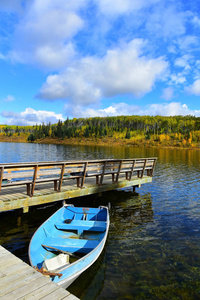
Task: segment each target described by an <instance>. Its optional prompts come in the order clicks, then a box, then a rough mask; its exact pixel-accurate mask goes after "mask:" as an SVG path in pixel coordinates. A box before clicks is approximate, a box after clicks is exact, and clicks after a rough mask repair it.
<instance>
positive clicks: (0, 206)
mask: <svg viewBox="0 0 200 300" xmlns="http://www.w3.org/2000/svg"><path fill="white" fill-rule="evenodd" d="M155 163H156V158H144V159H143V158H142V159H123V160H120V159H119V160H95V161H79V162H77V161H73V162H68V161H67V162H40V163H39V162H38V163H23V164H21V163H18V164H0V212H3V211H9V210H13V209H19V208H23V211H24V212H27V211H28V209H29V207H30V206H34V205H41V204H46V203H51V202H54V201H59V200H65V199H70V198H76V197H80V196H85V195H91V194H95V193H101V192H105V191H110V190H115V189H118V188H124V187H130V186H132V187H133V188H135V187H140V186H141V185H142V184H144V183H149V182H151V181H152V176H153V172H154V169H155Z"/></svg>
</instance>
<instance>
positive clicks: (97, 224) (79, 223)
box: [55, 220, 106, 232]
mask: <svg viewBox="0 0 200 300" xmlns="http://www.w3.org/2000/svg"><path fill="white" fill-rule="evenodd" d="M55 226H56V228H57V229H59V230H77V231H78V232H82V231H83V230H87V231H98V232H104V231H105V230H106V223H105V222H101V221H86V220H72V221H71V223H69V224H66V223H64V222H60V223H55Z"/></svg>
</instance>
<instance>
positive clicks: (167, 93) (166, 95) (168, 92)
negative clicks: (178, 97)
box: [161, 87, 174, 100]
mask: <svg viewBox="0 0 200 300" xmlns="http://www.w3.org/2000/svg"><path fill="white" fill-rule="evenodd" d="M173 96H174V89H173V88H172V87H168V88H166V89H163V94H162V97H161V98H163V99H165V100H170V99H172V98H173Z"/></svg>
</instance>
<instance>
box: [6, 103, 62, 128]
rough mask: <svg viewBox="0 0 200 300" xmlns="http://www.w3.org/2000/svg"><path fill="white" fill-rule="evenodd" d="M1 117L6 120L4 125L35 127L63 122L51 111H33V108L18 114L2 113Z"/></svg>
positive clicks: (59, 115)
mask: <svg viewBox="0 0 200 300" xmlns="http://www.w3.org/2000/svg"><path fill="white" fill-rule="evenodd" d="M1 115H2V117H4V118H6V121H5V124H10V125H13V124H14V125H36V124H42V123H43V122H44V123H45V124H47V123H49V122H51V123H52V124H55V123H57V122H58V120H62V121H63V120H64V119H63V116H62V114H56V113H55V112H52V111H44V110H34V109H33V108H30V107H28V108H26V109H25V111H22V112H20V113H15V112H9V111H3V112H2V113H1Z"/></svg>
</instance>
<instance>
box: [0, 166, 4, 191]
mask: <svg viewBox="0 0 200 300" xmlns="http://www.w3.org/2000/svg"><path fill="white" fill-rule="evenodd" d="M3 171H4V167H1V168H0V190H1V184H2V180H3Z"/></svg>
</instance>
